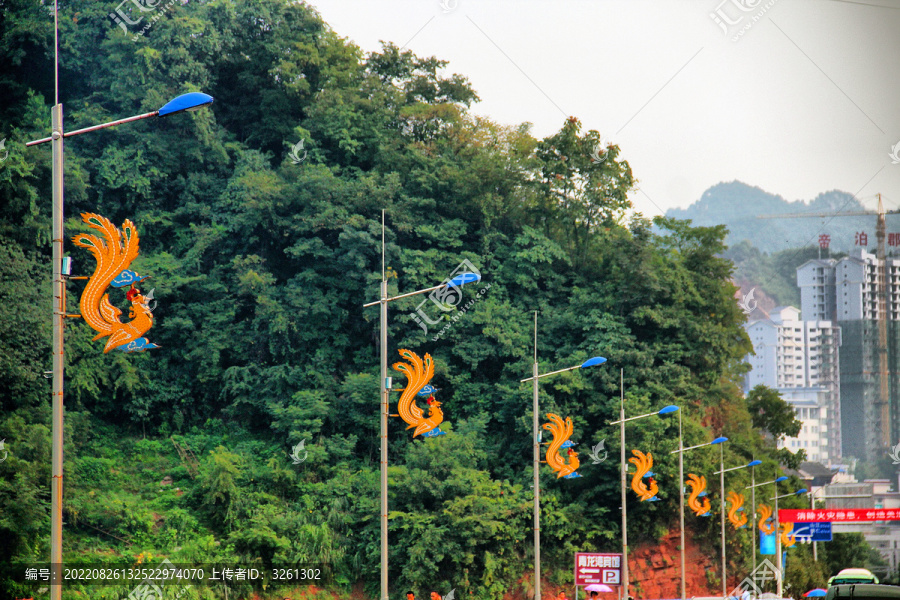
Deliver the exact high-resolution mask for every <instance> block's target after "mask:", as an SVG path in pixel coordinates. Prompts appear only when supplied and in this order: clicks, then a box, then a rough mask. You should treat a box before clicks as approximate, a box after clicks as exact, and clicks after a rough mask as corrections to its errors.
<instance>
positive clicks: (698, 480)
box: [685, 473, 712, 517]
mask: <svg viewBox="0 0 900 600" xmlns="http://www.w3.org/2000/svg"><path fill="white" fill-rule="evenodd" d="M685 484H686V485H687V486H688V487H690V488H691V495H690V496H688V506H689V507H690V509H691V510H692V511H694V514H696V515H697V516H698V517H708V516H710V514H712V513H710V512H709V509H710V504H709V498H708V497H707V495H706V491H705V490H706V477H704V476H703V475H700V476H699V477H698V476H696V475H694V474H693V473H688V480H687V481H685ZM698 498H703V501H700V500H698Z"/></svg>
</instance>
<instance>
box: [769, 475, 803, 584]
mask: <svg viewBox="0 0 900 600" xmlns="http://www.w3.org/2000/svg"><path fill="white" fill-rule="evenodd" d="M779 479H781V478H779ZM784 479H787V477H785V478H784ZM776 481H777V480H776ZM805 493H806V488H802V489H799V490H797V491H796V492H791V493H790V494H782V495H780V496H779V495H778V486H777V485H776V486H775V497H774V498H769V499H770V500H774V501H775V558H776V559H777V560H778V579H777V581H776V582H775V586H776V590H775V593H776V594H778V598H779V599H780V598H781V592H782V586H783V585H784V573H783V571H784V567H785V564H784V561H782V559H781V531H779V523H778V499H779V498H788V497H790V496H799V495H801V494H805Z"/></svg>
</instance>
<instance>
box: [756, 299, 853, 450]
mask: <svg viewBox="0 0 900 600" xmlns="http://www.w3.org/2000/svg"><path fill="white" fill-rule="evenodd" d="M800 314H801V313H800V311H799V310H797V309H796V308H795V307H793V306H780V307H778V308H776V309H775V310H773V311H772V313H771V314H770V316H769V318H768V319H763V320H759V321H754V322H752V323H748V324H747V325H745V329H746V330H747V335H749V336H750V341H751V343H752V344H753V351H754V352H755V355H750V356H748V357H747V359H746V360H747V362H748V363H750V366H751V371H750V372H749V373H748V374H747V376H746V378H745V383H744V391H745V393H746V392H749V391H750V389H752V388H753V387H755V386H757V385H760V384H761V385H765V386H767V387H770V388H774V389H776V390H778V392H779V393H780V394H781V397H782V398H784V400H785V401H787V402H788V403H790V404H791V405H792V406H793V407H794V410H795V412H796V413H797V418H798V419H799V420H800V421H801V423H803V425H802V429H801V432H800V435H798V437H796V438H788V439H786V440H784V443H782V444H780V447H787V448H789V449H790V450H791V451H796V450H797V449H799V448H803V449H804V450H806V454H807V457H808V458H809V459H810V460H816V461H820V462H826V463H827V462H829V461H837V460H838V459H839V458H840V456H841V427H840V421H841V419H840V412H841V401H840V369H839V363H838V347H839V346H840V344H841V331H840V328H839V327H834V326H832V324H831V322H830V321H824V320H817V321H803V320H801V319H800Z"/></svg>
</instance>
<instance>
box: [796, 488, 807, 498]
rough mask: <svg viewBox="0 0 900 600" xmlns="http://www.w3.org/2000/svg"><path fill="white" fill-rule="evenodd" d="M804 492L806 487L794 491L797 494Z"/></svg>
mask: <svg viewBox="0 0 900 600" xmlns="http://www.w3.org/2000/svg"><path fill="white" fill-rule="evenodd" d="M806 492H807V490H806V488H801V489H799V490H797V491H796V492H794V493H795V494H797V495H798V496H799V495H800V494H805V493H806Z"/></svg>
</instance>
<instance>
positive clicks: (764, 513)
mask: <svg viewBox="0 0 900 600" xmlns="http://www.w3.org/2000/svg"><path fill="white" fill-rule="evenodd" d="M771 516H772V509H771V508H769V507H768V506H766V505H765V504H760V505H759V530H760V531H762V532H763V533H765V534H766V535H770V534H772V533H775V523H767V522H766V521H768V520H769V517H771Z"/></svg>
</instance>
